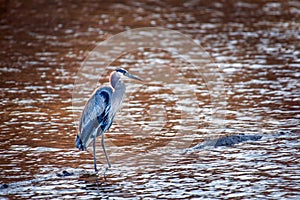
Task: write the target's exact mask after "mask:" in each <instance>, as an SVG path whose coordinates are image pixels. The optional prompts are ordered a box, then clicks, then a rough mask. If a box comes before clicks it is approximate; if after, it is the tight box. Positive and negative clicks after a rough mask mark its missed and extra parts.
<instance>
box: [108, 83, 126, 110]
mask: <svg viewBox="0 0 300 200" xmlns="http://www.w3.org/2000/svg"><path fill="white" fill-rule="evenodd" d="M125 90H126V88H125V84H124V83H123V81H121V80H119V81H118V82H117V84H116V85H115V87H114V92H113V94H112V102H111V104H112V109H113V110H112V113H113V114H115V113H116V112H117V111H118V110H119V109H120V108H121V105H122V101H123V98H124V94H125Z"/></svg>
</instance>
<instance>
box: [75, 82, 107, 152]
mask: <svg viewBox="0 0 300 200" xmlns="http://www.w3.org/2000/svg"><path fill="white" fill-rule="evenodd" d="M111 94H112V89H111V88H110V87H102V88H98V89H96V90H95V92H94V93H93V95H92V96H91V97H90V99H89V100H88V101H87V103H86V105H85V107H84V109H83V111H82V114H81V118H80V121H79V134H78V136H77V139H76V147H77V148H79V149H82V150H84V149H86V148H87V147H88V146H89V145H90V143H91V142H92V141H93V139H94V138H95V136H98V135H99V134H101V133H102V132H103V131H104V130H103V125H105V124H106V123H107V119H108V114H109V112H110V109H111ZM77 140H78V141H77Z"/></svg>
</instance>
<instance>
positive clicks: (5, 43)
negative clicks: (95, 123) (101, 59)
mask: <svg viewBox="0 0 300 200" xmlns="http://www.w3.org/2000/svg"><path fill="white" fill-rule="evenodd" d="M0 16H1V18H0V30H1V31H0V36H1V37H0V42H1V45H0V76H1V79H0V90H1V92H0V95H1V102H0V108H1V109H0V115H1V118H0V122H1V123H0V131H1V133H0V152H1V154H0V184H1V185H0V196H1V198H4V199H5V198H7V199H19V198H28V199H31V198H41V199H49V198H63V199H65V198H79V199H80V198H82V199H90V198H97V197H98V198H112V199H126V198H127V199H134V198H136V199H147V198H148V199H157V198H161V199H177V198H184V199H192V198H195V199H199V198H203V199H205V198H207V199H216V198H221V199H224V198H225V199H226V198H227V199H229V198H238V199H253V198H261V199H268V198H269V199H298V198H299V197H300V187H299V186H300V161H299V160H300V153H299V152H300V128H299V124H300V81H299V79H300V43H299V40H300V36H299V35H300V30H299V27H300V22H299V19H300V2H299V1H294V0H293V1H278V2H276V1H275V2H270V1H228V2H226V3H225V2H224V1H213V2H212V1H194V0H191V1H186V2H184V3H182V2H177V1H167V2H160V1H156V0H154V1H146V2H144V1H140V2H136V1H134V2H132V1H125V2H122V3H121V2H111V3H109V2H105V3H98V2H94V1H84V2H76V3H75V2H67V1H66V2H60V1H51V2H49V1H26V2H22V1H9V0H7V1H0ZM156 26H158V27H164V28H169V29H172V30H177V31H180V32H181V33H183V34H186V35H187V36H189V37H191V38H192V39H193V40H195V41H196V42H197V43H199V44H201V46H202V47H203V48H204V49H205V51H207V53H208V54H209V55H210V56H211V57H212V58H213V59H214V64H218V65H219V66H220V70H218V71H216V73H220V74H221V76H222V80H223V84H222V86H223V88H224V90H223V92H224V94H222V95H221V96H215V95H213V93H212V92H211V91H212V90H213V89H214V88H213V87H210V86H209V80H207V77H205V75H204V74H203V73H201V72H202V71H201V70H200V71H199V69H200V68H201V66H193V65H192V64H191V63H190V62H188V60H185V59H181V58H180V57H178V56H176V55H174V52H172V51H166V50H164V49H155V48H142V49H132V51H130V52H126V53H125V54H123V55H121V56H120V57H119V58H117V59H115V61H114V62H112V63H111V64H110V65H109V66H107V67H105V66H100V64H99V63H97V62H95V63H94V64H95V65H96V66H98V65H99V66H98V67H95V71H87V72H82V71H80V69H82V68H81V67H82V66H83V63H84V61H88V57H89V55H90V54H89V52H90V51H92V50H93V49H94V48H95V47H96V45H97V43H98V42H101V41H104V40H106V39H108V38H110V37H111V36H113V35H115V34H117V33H120V32H122V31H126V30H128V29H132V28H139V27H156ZM173 43H174V44H175V43H179V44H180V41H176V40H175V41H170V44H173ZM85 63H86V64H87V65H88V64H92V66H95V65H93V63H88V62H85ZM116 67H123V68H126V69H128V70H129V71H131V72H132V73H134V74H137V75H138V76H140V77H141V78H143V79H144V80H145V82H144V83H137V82H134V81H127V82H126V84H127V94H126V98H125V99H124V104H123V107H122V109H121V111H120V112H119V113H118V114H117V117H116V119H115V122H114V124H113V126H112V127H111V129H110V131H109V132H108V133H106V135H105V137H106V140H105V143H106V146H107V149H108V152H109V156H110V159H111V163H112V168H111V169H109V170H108V171H106V173H105V176H104V174H103V173H100V174H99V175H98V176H97V175H95V174H94V172H93V157H92V154H91V149H90V150H89V151H88V152H80V151H78V150H77V149H75V146H74V140H75V137H76V134H77V128H76V125H77V123H78V116H79V114H80V110H81V109H82V106H83V105H84V103H85V101H86V100H87V99H88V97H89V95H90V93H91V92H92V91H93V89H94V88H96V87H97V86H99V85H100V84H99V83H95V84H94V85H92V86H90V85H89V87H85V88H84V85H83V89H82V90H81V93H80V94H79V95H77V94H75V95H74V91H75V90H73V89H74V88H76V87H75V85H74V83H76V81H77V80H79V79H81V78H82V77H86V78H87V80H89V79H95V80H98V79H99V80H100V83H101V84H104V83H106V82H107V81H108V75H109V73H110V71H111V70H112V69H115V68H116ZM210 69H214V68H210ZM216 70H217V68H216ZM79 83H80V82H79ZM81 83H82V82H81ZM223 95H224V96H223ZM216 102H218V104H216ZM220 105H221V107H220V108H219V107H218V106H220ZM216 107H218V109H221V110H222V112H223V113H226V115H225V116H224V115H222V118H223V119H222V120H221V121H218V123H219V125H218V126H213V125H212V124H215V123H216V118H215V117H216V116H214V114H213V113H214V112H215V110H216ZM281 130H283V131H290V132H291V133H290V134H284V135H280V136H275V135H274V134H276V133H277V132H279V131H281ZM237 133H251V134H263V137H262V139H261V140H258V141H252V142H245V143H241V144H238V145H235V146H233V147H220V148H204V149H202V150H199V151H195V152H192V153H188V154H183V152H184V150H185V149H186V148H188V147H191V146H193V145H196V144H198V143H200V142H203V141H205V140H207V139H210V138H216V137H219V136H224V135H231V134H237ZM97 155H98V166H99V167H100V168H101V167H104V166H106V161H105V159H104V155H103V153H102V150H101V147H100V144H99V145H98V152H97ZM101 163H102V164H101Z"/></svg>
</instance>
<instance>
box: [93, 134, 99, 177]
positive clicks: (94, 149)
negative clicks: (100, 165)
mask: <svg viewBox="0 0 300 200" xmlns="http://www.w3.org/2000/svg"><path fill="white" fill-rule="evenodd" d="M93 152H94V168H95V172H98V169H97V161H96V136H95V138H94V141H93Z"/></svg>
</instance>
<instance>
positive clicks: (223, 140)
mask: <svg viewBox="0 0 300 200" xmlns="http://www.w3.org/2000/svg"><path fill="white" fill-rule="evenodd" d="M291 133H292V132H291V131H278V132H277V133H275V134H271V135H269V136H272V137H279V136H282V135H290V134H291ZM263 136H265V135H264V134H235V135H229V136H223V137H220V138H217V139H214V140H208V141H205V142H202V143H200V144H197V145H196V146H194V147H192V148H189V149H186V151H185V153H187V152H190V151H193V150H197V149H202V148H204V147H207V146H212V147H220V146H233V145H235V144H238V143H241V142H245V141H257V140H259V139H261V138H262V137H263Z"/></svg>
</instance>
